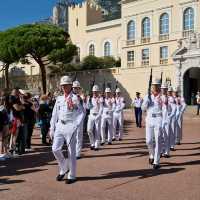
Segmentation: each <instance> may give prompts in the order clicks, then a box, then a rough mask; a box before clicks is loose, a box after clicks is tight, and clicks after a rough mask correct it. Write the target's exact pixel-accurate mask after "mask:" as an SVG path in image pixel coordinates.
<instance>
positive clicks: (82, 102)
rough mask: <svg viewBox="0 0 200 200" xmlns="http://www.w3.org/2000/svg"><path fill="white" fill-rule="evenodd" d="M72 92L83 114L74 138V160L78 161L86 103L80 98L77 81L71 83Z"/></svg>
mask: <svg viewBox="0 0 200 200" xmlns="http://www.w3.org/2000/svg"><path fill="white" fill-rule="evenodd" d="M72 88H73V92H74V94H76V95H77V96H78V99H79V101H80V107H81V109H82V112H83V113H84V117H83V120H82V121H81V124H80V126H79V127H78V129H77V137H76V158H77V159H80V158H81V150H82V146H83V124H84V119H85V115H86V103H85V102H84V99H83V98H82V97H81V94H80V93H81V86H80V83H79V81H74V82H73V86H72Z"/></svg>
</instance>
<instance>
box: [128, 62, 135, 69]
mask: <svg viewBox="0 0 200 200" xmlns="http://www.w3.org/2000/svg"><path fill="white" fill-rule="evenodd" d="M134 66H135V63H134V61H131V62H128V63H127V68H134Z"/></svg>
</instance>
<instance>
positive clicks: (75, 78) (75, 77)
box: [73, 72, 77, 82]
mask: <svg viewBox="0 0 200 200" xmlns="http://www.w3.org/2000/svg"><path fill="white" fill-rule="evenodd" d="M74 81H77V72H75V76H74V79H73V82H74Z"/></svg>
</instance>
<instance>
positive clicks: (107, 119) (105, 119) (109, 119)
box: [101, 88, 115, 145]
mask: <svg viewBox="0 0 200 200" xmlns="http://www.w3.org/2000/svg"><path fill="white" fill-rule="evenodd" d="M101 103H102V108H103V109H102V117H101V145H104V144H105V142H106V125H107V127H108V138H107V140H108V144H109V145H111V144H112V138H113V110H114V107H115V105H114V100H113V98H112V92H111V89H110V88H106V89H105V98H103V97H102V98H101Z"/></svg>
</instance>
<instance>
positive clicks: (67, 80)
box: [60, 76, 72, 85]
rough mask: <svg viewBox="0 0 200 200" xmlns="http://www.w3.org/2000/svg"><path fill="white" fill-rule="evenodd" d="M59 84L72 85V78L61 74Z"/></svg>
mask: <svg viewBox="0 0 200 200" xmlns="http://www.w3.org/2000/svg"><path fill="white" fill-rule="evenodd" d="M60 85H72V79H71V77H69V76H63V77H62V78H61V79H60Z"/></svg>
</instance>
